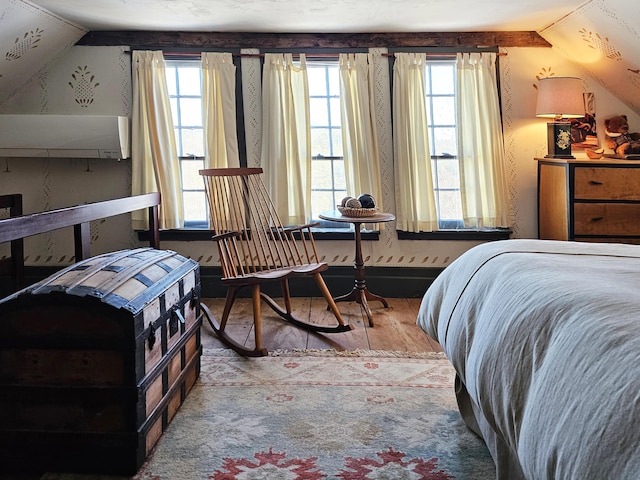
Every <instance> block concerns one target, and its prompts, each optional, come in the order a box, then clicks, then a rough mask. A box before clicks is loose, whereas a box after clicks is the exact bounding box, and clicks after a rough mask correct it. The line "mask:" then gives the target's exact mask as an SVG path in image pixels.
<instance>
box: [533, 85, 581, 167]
mask: <svg viewBox="0 0 640 480" xmlns="http://www.w3.org/2000/svg"><path fill="white" fill-rule="evenodd" d="M584 115H585V108H584V96H583V94H582V80H581V79H579V78H575V77H549V78H542V79H540V83H538V101H537V103H536V116H537V117H546V118H553V121H552V122H549V123H547V143H548V149H549V152H548V154H547V155H545V158H575V157H574V156H573V155H571V122H570V121H568V120H566V119H568V118H581V117H584Z"/></svg>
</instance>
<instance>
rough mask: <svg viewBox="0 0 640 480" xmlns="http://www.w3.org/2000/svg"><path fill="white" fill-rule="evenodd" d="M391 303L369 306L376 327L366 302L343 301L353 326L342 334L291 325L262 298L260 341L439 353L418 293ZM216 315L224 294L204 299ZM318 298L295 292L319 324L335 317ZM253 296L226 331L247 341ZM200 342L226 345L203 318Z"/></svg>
mask: <svg viewBox="0 0 640 480" xmlns="http://www.w3.org/2000/svg"><path fill="white" fill-rule="evenodd" d="M386 300H387V302H388V303H389V308H384V307H383V306H382V304H381V303H380V302H372V303H371V304H370V305H369V306H370V308H371V312H372V314H373V324H374V326H373V327H370V326H369V322H368V320H367V316H366V314H365V313H364V311H363V310H362V307H361V306H360V305H359V304H357V303H355V302H339V303H338V308H339V309H340V313H341V314H342V317H343V319H344V321H345V322H347V323H349V324H350V325H353V327H354V328H353V330H351V331H349V332H343V333H327V334H318V333H310V332H307V331H305V330H302V329H300V328H297V327H294V326H292V325H289V324H288V323H286V322H285V321H283V320H282V319H280V317H278V315H276V313H275V312H273V310H271V308H269V307H268V306H267V305H266V304H265V303H264V302H263V303H262V341H263V346H264V347H266V348H267V349H268V350H269V351H273V350H277V349H335V350H340V351H343V350H356V349H364V350H388V351H400V352H441V351H442V348H441V347H440V345H439V344H438V343H437V342H436V341H435V340H433V339H432V338H430V337H429V336H428V335H427V334H426V333H425V332H424V331H423V330H422V329H421V328H420V327H418V326H417V325H416V317H417V315H418V309H419V307H420V301H421V299H420V298H387V299H386ZM202 301H203V303H205V304H206V305H207V306H208V307H209V309H210V310H211V312H212V314H213V315H214V316H215V318H216V319H217V320H219V319H220V317H221V315H222V308H223V305H224V299H223V298H204V299H203V300H202ZM326 306H327V304H326V302H325V300H324V299H323V298H320V297H294V298H293V300H292V308H293V312H294V314H295V315H297V316H298V317H299V318H301V319H302V320H306V321H313V322H316V323H322V322H332V323H333V322H335V317H333V315H332V314H331V312H328V311H327V310H326ZM252 315H253V314H252V311H251V299H249V298H239V299H237V300H236V304H235V305H234V307H233V310H232V312H231V316H230V319H229V324H228V326H227V330H228V332H229V333H230V334H231V335H232V336H233V337H234V338H235V339H236V341H238V342H239V343H243V344H244V345H245V346H251V347H253V345H254V338H253V326H252V323H253V322H252V319H253V316H252ZM202 344H203V347H204V348H205V349H206V348H226V347H225V346H224V345H223V344H222V343H221V342H220V341H219V340H218V339H217V337H216V336H215V333H213V330H212V329H211V327H210V326H209V324H208V323H207V321H206V320H205V321H204V326H203V329H202Z"/></svg>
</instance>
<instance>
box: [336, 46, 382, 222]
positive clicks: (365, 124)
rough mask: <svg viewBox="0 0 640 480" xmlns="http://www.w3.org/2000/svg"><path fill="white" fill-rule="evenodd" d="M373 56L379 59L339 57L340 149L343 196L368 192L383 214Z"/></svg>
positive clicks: (360, 56)
mask: <svg viewBox="0 0 640 480" xmlns="http://www.w3.org/2000/svg"><path fill="white" fill-rule="evenodd" d="M375 57H381V56H380V54H377V55H374V54H366V53H356V54H345V53H341V54H340V57H339V63H340V110H341V116H342V148H343V158H344V169H345V177H346V182H347V193H348V194H350V195H353V196H355V197H357V196H358V195H359V194H361V193H369V194H371V195H373V197H374V198H375V199H376V204H377V207H378V208H379V209H380V210H381V211H384V207H383V205H382V184H381V181H380V161H379V156H378V138H377V135H376V126H375V118H376V111H375V102H374V98H373V97H374V96H373V92H374V91H375V90H374V83H373V82H374V61H375V60H376V59H375Z"/></svg>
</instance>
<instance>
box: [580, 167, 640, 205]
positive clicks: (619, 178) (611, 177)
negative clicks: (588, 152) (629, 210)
mask: <svg viewBox="0 0 640 480" xmlns="http://www.w3.org/2000/svg"><path fill="white" fill-rule="evenodd" d="M574 198H576V199H582V200H639V201H640V168H633V167H629V168H627V167H576V168H575V170H574Z"/></svg>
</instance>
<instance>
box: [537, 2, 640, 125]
mask: <svg viewBox="0 0 640 480" xmlns="http://www.w3.org/2000/svg"><path fill="white" fill-rule="evenodd" d="M538 33H539V34H540V35H541V36H542V37H543V38H544V39H545V40H547V41H548V42H549V43H550V44H551V45H553V47H554V48H555V49H557V50H558V51H559V52H561V53H562V54H563V55H564V56H566V57H567V58H568V59H570V60H571V61H573V62H575V63H576V64H578V65H580V66H581V67H582V68H583V69H584V70H585V71H586V72H587V73H588V74H589V75H591V76H592V77H593V78H596V79H597V80H598V81H599V82H600V83H601V84H602V85H603V86H604V87H605V88H606V89H607V90H609V91H610V92H611V93H612V94H613V95H614V96H616V97H617V98H618V99H620V100H621V101H622V102H623V103H625V104H626V105H627V106H628V107H629V108H630V109H631V110H633V111H634V112H635V113H637V114H640V49H639V48H638V46H640V8H638V6H637V4H634V6H631V5H630V4H629V2H628V1H624V0H606V1H605V0H593V1H591V2H589V3H587V4H586V5H584V6H582V7H581V8H579V9H577V10H576V11H574V12H573V13H571V14H570V15H567V16H566V17H564V18H562V19H560V20H558V21H557V22H555V23H553V24H552V25H550V26H549V27H546V28H544V29H542V30H540V31H539V32H538Z"/></svg>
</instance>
